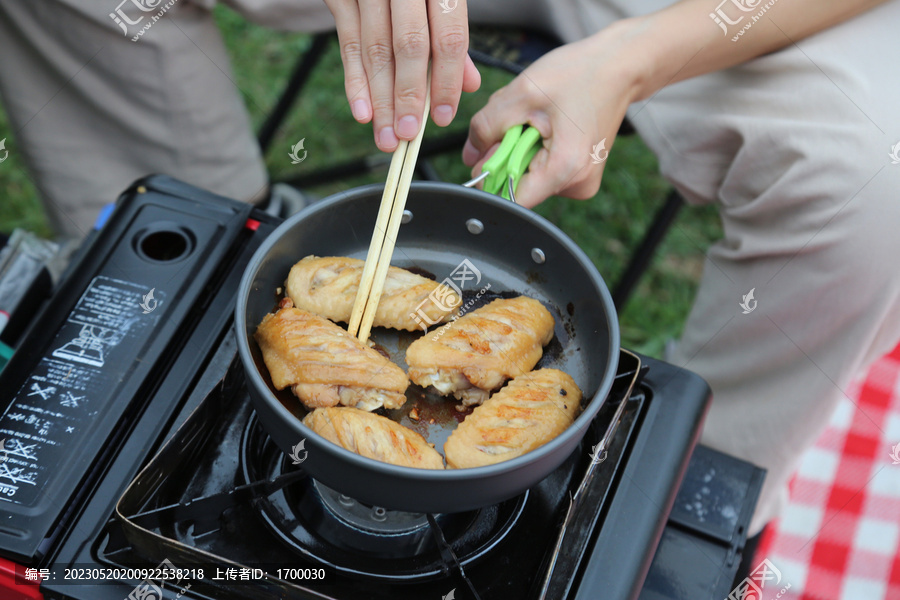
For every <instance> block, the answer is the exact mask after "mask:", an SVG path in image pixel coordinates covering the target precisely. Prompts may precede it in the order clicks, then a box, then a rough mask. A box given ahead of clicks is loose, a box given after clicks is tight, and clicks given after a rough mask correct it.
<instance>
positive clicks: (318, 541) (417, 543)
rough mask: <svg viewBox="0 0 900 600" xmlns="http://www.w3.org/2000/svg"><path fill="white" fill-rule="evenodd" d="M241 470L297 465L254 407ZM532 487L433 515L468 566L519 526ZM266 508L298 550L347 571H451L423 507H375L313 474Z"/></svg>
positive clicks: (405, 576) (268, 500) (269, 473)
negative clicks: (406, 509)
mask: <svg viewBox="0 0 900 600" xmlns="http://www.w3.org/2000/svg"><path fill="white" fill-rule="evenodd" d="M240 456H241V471H242V473H243V476H244V478H245V481H246V482H247V483H249V482H252V481H259V480H261V479H273V478H275V477H277V476H278V475H280V474H282V473H283V472H286V471H292V470H296V469H297V467H295V466H294V465H292V464H290V462H289V461H288V457H287V456H285V455H284V453H282V452H281V450H279V449H278V447H277V446H276V445H275V444H274V442H272V440H271V439H270V438H269V436H268V435H267V434H266V433H265V432H264V431H263V429H262V427H261V426H260V425H259V422H258V421H257V419H256V415H255V414H254V415H253V416H252V417H251V419H250V420H249V421H248V423H247V426H246V428H245V430H244V433H243V436H242V440H241V455H240ZM527 499H528V492H526V493H525V494H523V495H521V496H519V497H518V498H514V499H512V500H508V501H506V502H502V503H500V504H497V505H494V506H489V507H487V508H483V509H480V510H475V511H468V512H463V513H446V514H437V515H434V518H435V521H436V523H437V524H438V526H439V527H440V528H441V531H442V532H443V535H444V538H445V539H446V540H447V543H448V544H449V545H450V547H451V548H452V549H453V552H454V553H455V554H456V556H457V557H459V561H460V563H461V564H463V565H468V564H470V563H472V562H474V561H476V560H478V559H479V558H480V557H482V556H483V555H484V554H485V553H487V552H489V551H490V550H491V548H493V547H494V546H496V545H497V544H498V543H499V542H500V541H501V540H502V539H503V538H504V537H505V535H506V534H507V533H508V532H509V530H510V529H511V528H512V527H513V525H515V523H516V522H517V520H518V518H519V516H520V515H521V514H522V511H523V510H524V508H525V503H526V501H527ZM256 504H257V507H258V508H259V509H260V510H259V513H258V514H259V515H260V517H261V518H262V519H263V521H264V523H265V524H266V526H268V528H269V529H270V530H271V531H272V532H273V533H274V534H275V535H277V536H278V537H279V538H280V539H281V540H282V541H283V542H284V543H285V544H287V545H288V546H289V547H290V548H291V549H292V550H294V551H295V552H299V553H301V554H303V555H305V556H307V557H309V558H311V559H313V560H315V561H317V562H319V563H320V564H323V565H326V566H328V567H330V568H333V569H336V570H338V571H340V572H343V573H345V574H348V575H354V576H360V577H370V578H376V579H392V580H404V581H413V580H425V579H433V578H437V577H441V576H444V575H446V574H447V573H448V571H450V570H452V568H453V565H448V564H447V563H446V561H445V560H444V559H443V558H442V553H441V551H440V548H439V546H438V542H437V541H436V536H435V535H434V532H433V531H432V529H431V525H430V524H429V523H428V518H427V516H426V515H425V514H422V513H410V512H402V511H393V510H385V509H384V508H381V507H377V506H369V505H366V504H364V503H362V502H359V501H357V500H355V499H353V498H350V497H349V496H346V495H344V494H342V493H340V492H339V491H336V490H333V489H330V488H328V487H326V486H324V485H322V484H321V483H319V482H318V481H316V480H314V479H312V478H311V477H306V478H304V479H302V480H301V481H299V482H297V483H293V484H291V485H288V486H286V487H285V488H283V489H282V490H279V491H277V492H275V493H274V494H272V495H270V496H268V497H264V498H259V499H258V501H257V503H256Z"/></svg>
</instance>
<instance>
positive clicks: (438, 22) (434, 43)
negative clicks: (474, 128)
mask: <svg viewBox="0 0 900 600" xmlns="http://www.w3.org/2000/svg"><path fill="white" fill-rule="evenodd" d="M428 2H429V4H428V9H429V14H430V15H431V19H430V21H429V23H430V26H431V62H432V67H431V118H432V119H433V120H434V122H435V124H436V125H438V126H439V127H446V126H447V125H449V124H450V122H451V121H452V120H453V117H454V116H455V115H456V109H457V108H458V107H459V96H460V94H461V93H462V88H463V75H464V73H465V71H466V61H467V59H469V56H468V54H467V50H468V49H469V23H468V16H467V14H466V3H465V0H459V2H458V3H457V4H456V5H455V6H454V7H453V8H452V9H448V8H444V7H449V6H451V5H450V3H448V2H446V0H428ZM442 5H443V6H442ZM472 66H473V67H474V64H473V65H472Z"/></svg>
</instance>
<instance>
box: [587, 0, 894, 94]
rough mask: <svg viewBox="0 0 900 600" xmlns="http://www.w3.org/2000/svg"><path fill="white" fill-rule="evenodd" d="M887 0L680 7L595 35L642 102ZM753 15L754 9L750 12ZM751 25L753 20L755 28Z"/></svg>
mask: <svg viewBox="0 0 900 600" xmlns="http://www.w3.org/2000/svg"><path fill="white" fill-rule="evenodd" d="M884 1H885V0H743V5H744V6H745V8H747V10H746V11H745V10H742V9H741V8H739V7H738V6H737V5H736V4H735V2H740V0H734V1H732V0H725V2H723V3H722V4H719V5H718V6H717V5H716V4H715V0H681V1H680V2H677V3H675V4H673V5H672V6H670V7H668V8H666V9H663V10H661V11H659V12H656V13H652V14H650V15H647V16H644V17H638V18H634V19H626V20H623V21H620V22H618V23H617V24H615V25H613V26H612V27H610V28H608V29H607V30H604V31H602V32H600V33H599V34H597V37H598V38H604V37H605V38H606V39H605V40H603V43H604V45H605V46H606V47H607V48H608V47H609V46H608V42H609V38H611V37H612V38H615V39H616V41H617V43H616V46H617V49H618V51H617V52H616V55H617V56H618V57H619V60H621V61H623V64H622V65H621V68H622V69H623V71H624V72H623V75H625V76H628V77H630V78H631V79H632V81H633V86H632V89H633V98H632V99H633V100H635V101H636V100H642V99H645V98H648V97H650V96H652V95H653V94H654V93H656V91H658V90H659V89H661V88H662V87H665V86H666V85H669V84H670V83H675V82H677V81H682V80H684V79H689V78H691V77H696V76H698V75H703V74H705V73H710V72H713V71H718V70H721V69H726V68H728V67H732V66H734V65H738V64H741V63H744V62H746V61H748V60H750V59H753V58H756V57H757V56H762V55H763V54H767V53H769V52H773V51H775V50H778V49H780V48H783V47H785V46H788V45H790V44H792V43H794V42H797V41H799V40H801V39H803V38H805V37H808V36H810V35H812V34H814V33H817V32H819V31H821V30H823V29H827V28H829V27H832V26H834V25H836V24H838V23H841V22H843V21H846V20H848V19H850V18H852V17H854V16H856V15H858V14H860V13H862V12H864V11H866V10H869V9H870V8H873V7H875V6H877V5H879V4H882V3H883V2H884ZM751 5H752V6H753V8H752V9H751V8H749V6H751ZM754 17H755V18H756V20H755V21H754Z"/></svg>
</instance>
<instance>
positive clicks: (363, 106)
mask: <svg viewBox="0 0 900 600" xmlns="http://www.w3.org/2000/svg"><path fill="white" fill-rule="evenodd" d="M350 112H351V113H353V118H354V119H356V120H357V121H367V120H368V119H369V103H368V102H366V101H365V100H354V102H353V104H351V105H350Z"/></svg>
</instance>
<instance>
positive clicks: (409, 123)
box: [397, 115, 419, 139]
mask: <svg viewBox="0 0 900 600" xmlns="http://www.w3.org/2000/svg"><path fill="white" fill-rule="evenodd" d="M417 133H419V120H418V119H417V118H415V117H414V116H412V115H406V116H405V117H401V118H400V120H399V121H398V122H397V135H399V136H400V137H402V138H406V139H412V138H414V137H416V134H417Z"/></svg>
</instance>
